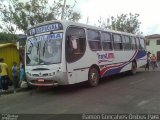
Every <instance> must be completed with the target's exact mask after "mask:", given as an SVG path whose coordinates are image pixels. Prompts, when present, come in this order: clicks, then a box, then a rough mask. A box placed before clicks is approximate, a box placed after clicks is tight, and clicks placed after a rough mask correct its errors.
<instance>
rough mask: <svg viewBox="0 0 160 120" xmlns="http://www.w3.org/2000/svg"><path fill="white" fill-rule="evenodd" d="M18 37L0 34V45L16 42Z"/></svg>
mask: <svg viewBox="0 0 160 120" xmlns="http://www.w3.org/2000/svg"><path fill="white" fill-rule="evenodd" d="M18 39H19V37H18V36H17V35H15V34H10V33H0V43H11V42H14V43H15V41H17V40H18Z"/></svg>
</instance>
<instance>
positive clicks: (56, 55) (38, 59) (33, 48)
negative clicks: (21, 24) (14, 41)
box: [26, 33, 63, 65]
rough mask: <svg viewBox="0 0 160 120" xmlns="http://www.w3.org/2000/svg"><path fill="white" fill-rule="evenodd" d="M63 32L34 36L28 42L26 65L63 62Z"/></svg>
mask: <svg viewBox="0 0 160 120" xmlns="http://www.w3.org/2000/svg"><path fill="white" fill-rule="evenodd" d="M62 38H63V33H54V34H45V35H39V36H33V37H31V38H29V39H28V40H27V43H26V65H48V64H56V63H60V62H61V47H62Z"/></svg>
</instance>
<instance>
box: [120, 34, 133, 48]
mask: <svg viewBox="0 0 160 120" xmlns="http://www.w3.org/2000/svg"><path fill="white" fill-rule="evenodd" d="M122 41H123V49H124V50H131V40H130V37H129V36H126V35H123V36H122Z"/></svg>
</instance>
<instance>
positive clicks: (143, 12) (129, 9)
mask: <svg viewBox="0 0 160 120" xmlns="http://www.w3.org/2000/svg"><path fill="white" fill-rule="evenodd" d="M68 1H69V0H68ZM70 1H71V0H70ZM159 5H160V0H78V1H77V6H76V7H77V8H79V9H78V10H79V11H80V13H81V15H82V19H81V20H80V22H83V23H86V22H87V17H89V24H91V25H94V24H96V23H97V20H98V19H99V18H100V16H101V17H102V18H104V19H107V18H108V17H110V16H117V15H120V14H122V13H123V14H128V13H133V14H135V13H138V14H140V16H139V21H140V22H141V25H140V31H142V32H143V34H144V35H150V34H160V14H159V12H160V6H159Z"/></svg>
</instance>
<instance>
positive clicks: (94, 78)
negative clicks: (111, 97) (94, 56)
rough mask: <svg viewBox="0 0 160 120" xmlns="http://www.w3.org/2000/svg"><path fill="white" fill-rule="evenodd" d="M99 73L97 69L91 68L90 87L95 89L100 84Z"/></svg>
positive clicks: (89, 74) (89, 75)
mask: <svg viewBox="0 0 160 120" xmlns="http://www.w3.org/2000/svg"><path fill="white" fill-rule="evenodd" d="M99 79H100V76H99V71H98V70H97V69H96V68H95V67H91V68H90V70H89V73H88V85H89V86H90V87H95V86H97V85H98V83H99Z"/></svg>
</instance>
